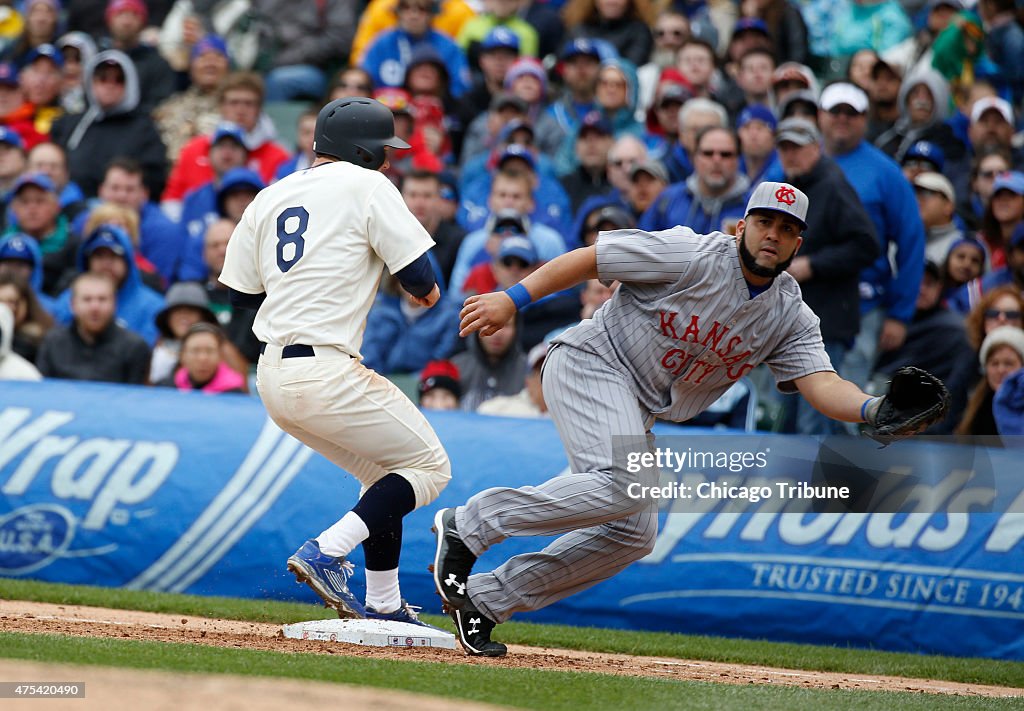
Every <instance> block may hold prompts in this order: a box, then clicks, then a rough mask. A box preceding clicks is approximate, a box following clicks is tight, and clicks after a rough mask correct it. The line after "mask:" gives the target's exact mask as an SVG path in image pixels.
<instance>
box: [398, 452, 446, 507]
mask: <svg viewBox="0 0 1024 711" xmlns="http://www.w3.org/2000/svg"><path fill="white" fill-rule="evenodd" d="M395 473H396V474H398V475H399V476H401V477H403V478H404V479H405V480H406V481H408V482H409V484H410V485H411V486H412V490H413V492H414V493H415V494H416V508H421V507H423V506H427V505H429V504H432V503H433V502H434V500H435V499H437V497H438V496H440V494H441V492H442V491H444V488H445V487H446V486H448V482H449V481H451V478H452V466H451V462H450V461H449V459H448V455H447V454H445V453H444V452H443V451H442V452H440V453H439V455H438V456H437V457H435V458H434V461H432V462H431V463H430V464H429V465H428V466H424V467H416V468H407V469H401V470H399V471H397V472H395Z"/></svg>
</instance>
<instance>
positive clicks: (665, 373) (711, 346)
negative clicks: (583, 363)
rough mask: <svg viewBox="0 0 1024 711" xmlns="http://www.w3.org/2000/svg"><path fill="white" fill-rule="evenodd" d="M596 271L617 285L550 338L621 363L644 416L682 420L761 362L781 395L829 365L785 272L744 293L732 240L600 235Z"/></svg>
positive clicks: (677, 230) (686, 234)
mask: <svg viewBox="0 0 1024 711" xmlns="http://www.w3.org/2000/svg"><path fill="white" fill-rule="evenodd" d="M597 270H598V275H599V276H600V278H601V280H602V281H604V282H610V281H611V280H615V279H617V280H619V281H620V282H622V285H621V287H620V288H619V289H617V290H616V292H615V294H614V296H613V297H612V298H611V300H610V301H609V302H608V303H606V304H605V305H604V306H602V307H601V308H600V309H599V310H598V311H597V313H596V314H595V315H594V318H592V319H590V320H587V321H583V322H581V323H580V325H578V326H576V327H574V328H571V329H569V330H568V331H566V332H564V333H562V334H560V335H559V336H558V337H557V338H555V339H554V341H555V342H558V343H565V344H568V345H572V346H575V347H577V348H580V349H582V350H584V351H589V352H590V353H594V354H595V355H597V356H598V357H600V358H601V359H602V360H604V361H606V362H609V363H616V364H618V367H621V368H624V369H625V370H626V371H627V372H628V373H629V374H630V375H631V376H632V379H633V381H634V383H635V386H636V391H637V397H638V399H639V400H640V402H641V404H642V405H643V406H644V407H645V408H647V409H648V411H649V412H650V413H651V414H654V415H657V416H659V417H663V418H665V419H669V420H674V421H677V422H681V421H684V420H688V419H690V418H691V417H694V416H695V415H697V414H698V413H700V412H701V411H703V410H704V409H705V408H706V407H708V406H709V405H710V404H711V403H713V402H714V401H715V400H717V399H718V397H719V396H720V395H721V394H722V393H724V392H725V391H726V390H728V389H729V387H730V386H731V385H732V384H733V383H734V382H736V380H737V379H739V378H741V377H743V376H744V375H746V374H747V373H748V372H750V371H751V370H752V369H753V368H754V366H756V365H758V364H759V363H762V362H764V363H767V364H768V366H769V367H770V368H771V370H772V372H773V374H774V375H775V378H776V380H777V381H778V382H779V384H780V389H783V390H786V391H792V390H793V386H792V383H791V381H793V380H795V379H796V378H800V377H802V376H805V375H810V374H811V373H816V372H819V371H826V370H834V369H833V368H832V364H831V362H830V361H829V358H828V355H826V353H825V348H824V345H823V344H822V340H821V332H820V330H819V328H818V323H819V322H818V317H817V316H815V314H814V312H813V311H811V309H810V308H809V307H808V306H807V305H806V304H804V302H803V299H802V298H801V296H800V287H799V286H798V285H797V283H796V280H795V279H793V277H791V276H790V275H789V274H788V273H785V272H783V273H782V274H780V275H779V276H778V277H776V278H775V280H774V281H773V282H772V285H771V287H770V288H768V289H767V290H766V291H764V292H763V293H761V294H759V295H758V296H756V297H755V298H751V297H750V292H749V290H748V287H747V281H746V279H745V278H744V277H743V272H742V270H741V268H740V258H739V251H738V247H737V244H736V238H735V237H732V236H729V235H726V234H723V233H721V232H713V233H711V234H708V235H700V234H697V233H695V232H694V231H693V230H691V229H690V228H689V227H673V228H672V229H669V230H664V231H661V232H641V231H638V230H616V231H613V232H604V233H601V235H600V237H599V238H598V241H597Z"/></svg>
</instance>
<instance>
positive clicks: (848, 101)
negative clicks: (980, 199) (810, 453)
mask: <svg viewBox="0 0 1024 711" xmlns="http://www.w3.org/2000/svg"><path fill="white" fill-rule="evenodd" d="M867 110H868V97H867V95H866V94H865V93H864V91H863V90H861V89H860V88H859V87H856V86H854V85H853V84H849V83H847V82H838V83H835V84H831V85H829V86H828V87H826V88H825V90H824V91H823V92H822V93H821V101H820V109H819V111H818V122H819V125H820V126H821V133H822V136H823V137H824V141H825V151H826V153H827V154H828V155H829V156H830V157H831V158H832V159H833V160H834V161H835V162H836V163H837V164H838V165H839V167H840V168H841V169H842V171H843V173H844V174H845V175H846V179H847V180H848V181H849V182H850V184H851V185H852V186H853V189H854V190H855V191H856V192H857V195H858V197H860V201H861V204H862V205H863V206H864V209H865V210H866V211H867V213H868V215H869V216H870V217H871V220H872V222H874V225H875V235H876V237H877V239H878V243H879V247H880V251H879V256H878V257H877V259H876V260H875V262H874V264H872V265H871V266H869V267H868V268H867V269H865V270H864V271H863V272H862V273H861V279H860V293H861V315H862V320H861V329H860V334H859V335H858V337H857V339H856V341H855V342H854V345H853V348H852V349H851V350H850V351H849V352H848V353H847V355H846V358H845V360H844V361H843V364H842V365H841V366H840V373H841V374H843V377H844V378H846V379H847V380H851V381H853V382H855V383H858V384H860V385H861V386H862V387H863V386H865V385H866V384H867V382H868V379H869V378H870V375H871V371H872V369H873V368H874V364H875V360H876V359H877V357H878V353H879V352H880V351H888V350H892V349H894V348H898V347H899V346H900V345H901V344H902V343H903V339H904V338H905V337H906V332H907V324H908V323H909V322H910V320H911V319H912V318H913V316H914V308H915V303H916V302H917V293H918V290H919V287H920V285H921V276H922V273H923V271H924V225H923V224H922V223H921V216H920V215H919V214H918V210H917V200H916V199H915V198H914V191H913V189H912V188H911V185H910V183H909V182H908V181H907V179H906V178H905V177H903V173H902V172H901V171H900V167H899V165H897V164H896V163H895V162H894V161H893V160H892V159H891V158H889V156H887V155H885V154H884V153H882V152H881V151H880V150H878V149H877V148H875V147H874V146H872V145H871V144H870V143H868V142H867V141H865V140H864V136H865V134H866V133H867V125H868V119H867ZM892 249H894V251H895V268H893V266H892V265H891V263H890V257H889V253H890V250H892Z"/></svg>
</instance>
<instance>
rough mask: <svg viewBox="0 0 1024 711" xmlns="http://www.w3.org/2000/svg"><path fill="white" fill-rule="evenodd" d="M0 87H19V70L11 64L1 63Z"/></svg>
mask: <svg viewBox="0 0 1024 711" xmlns="http://www.w3.org/2000/svg"><path fill="white" fill-rule="evenodd" d="M0 85H3V86H18V68H17V67H16V66H14V64H13V63H11V62H0Z"/></svg>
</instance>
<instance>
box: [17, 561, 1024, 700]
mask: <svg viewBox="0 0 1024 711" xmlns="http://www.w3.org/2000/svg"><path fill="white" fill-rule="evenodd" d="M0 599H18V600H34V601H38V602H50V603H57V604H62V605H92V606H96V607H109V608H115V609H127V610H143V611H147V612H163V613H169V614H175V615H191V616H195V617H211V618H224V619H232V620H245V621H251V622H270V623H280V624H286V623H290V622H302V621H304V620H314V619H331V618H333V617H335V614H334V612H333V611H332V610H329V609H326V608H323V607H319V606H316V605H304V604H301V603H293V602H279V601H273V600H251V599H241V598H224V597H203V596H198V595H180V594H175V593H156V592H147V591H137V590H124V589H121V588H101V587H90V586H82V585H61V584H57V583H45V582H40V581H35V580H18V579H12V578H0ZM424 619H425V620H426V621H428V622H430V623H431V624H436V625H438V626H441V627H445V628H447V629H450V630H452V629H454V628H453V627H452V626H451V624H450V621H449V620H448V618H446V617H441V616H438V615H424ZM495 638H496V639H499V640H501V641H502V642H506V643H509V644H525V645H530V646H539V647H557V648H562V649H576V650H582V651H590V652H608V653H618V654H631V655H641V656H655V657H672V658H679V659H703V660H707V661H716V662H731V663H739V664H756V665H764V666H774V667H783V668H789V669H808V670H816V671H831V672H842V673H848V674H883V675H889V676H906V677H916V678H922V679H945V680H948V681H960V682H966V683H975V684H991V685H996V686H1012V687H1020V688H1024V663H1022V662H1010V661H1001V660H995V659H980V658H972V657H942V656H931V655H923V654H906V653H899V652H886V651H880V650H868V649H859V648H844V647H827V646H818V645H811V644H793V643H786V642H767V641H759V640H743V639H733V638H725V637H710V636H697V635H682V634H672V633H668V632H635V631H628V630H609V629H599V628H593V627H569V626H565V625H539V624H531V623H527V622H508V623H506V624H503V625H501V626H500V627H499V628H498V631H497V633H496V634H495Z"/></svg>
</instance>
